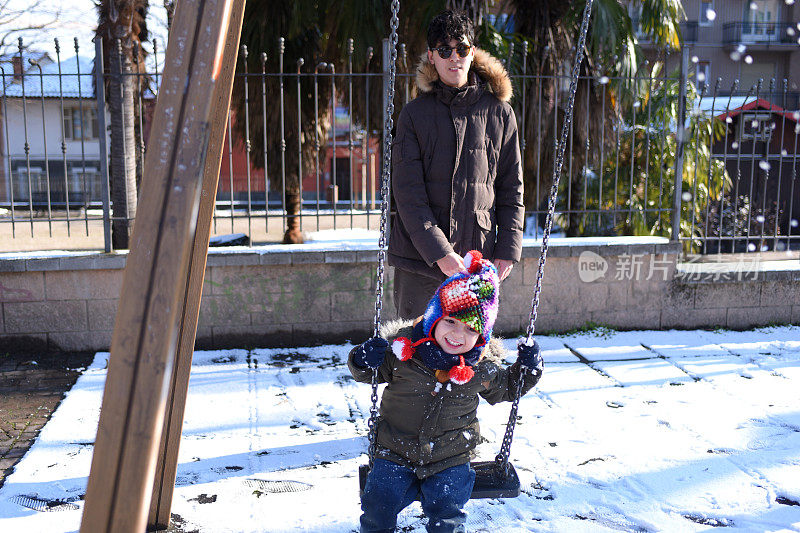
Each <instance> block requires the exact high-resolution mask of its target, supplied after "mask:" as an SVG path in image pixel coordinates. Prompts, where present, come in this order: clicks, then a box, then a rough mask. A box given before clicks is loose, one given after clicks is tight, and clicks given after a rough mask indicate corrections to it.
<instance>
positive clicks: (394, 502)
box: [361, 458, 475, 533]
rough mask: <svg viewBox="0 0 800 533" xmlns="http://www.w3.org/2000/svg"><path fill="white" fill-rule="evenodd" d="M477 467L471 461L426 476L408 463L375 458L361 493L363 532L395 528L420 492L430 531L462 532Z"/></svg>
mask: <svg viewBox="0 0 800 533" xmlns="http://www.w3.org/2000/svg"><path fill="white" fill-rule="evenodd" d="M474 483H475V471H474V470H473V469H472V468H470V466H469V463H466V464H463V465H458V466H453V467H451V468H448V469H446V470H442V471H441V472H439V473H438V474H434V475H432V476H430V477H428V478H425V479H418V478H417V476H416V474H414V472H413V471H412V470H411V469H409V468H406V467H405V466H402V465H399V464H397V463H393V462H391V461H387V460H385V459H379V458H375V463H374V464H373V466H372V470H370V472H369V475H367V483H366V486H365V487H364V495H363V496H362V497H361V510H362V511H363V512H364V513H363V514H362V515H361V532H362V533H373V532H379V531H394V529H395V526H397V514H398V513H399V512H400V511H402V510H403V509H405V508H406V507H408V506H409V505H410V504H411V503H412V502H413V501H414V500H415V499H416V498H417V494H419V495H420V500H421V501H422V511H423V512H424V513H425V516H427V517H428V524H427V526H426V529H427V530H428V531H429V532H431V533H444V532H463V531H466V529H465V528H464V524H465V522H466V520H467V515H466V513H465V512H464V511H463V507H464V505H465V504H466V503H467V501H469V497H470V495H471V494H472V485H473V484H474Z"/></svg>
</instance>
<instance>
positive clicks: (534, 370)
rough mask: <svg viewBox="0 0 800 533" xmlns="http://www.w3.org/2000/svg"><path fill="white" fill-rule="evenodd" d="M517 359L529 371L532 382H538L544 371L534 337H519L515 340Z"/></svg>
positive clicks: (542, 361) (537, 344)
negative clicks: (532, 378)
mask: <svg viewBox="0 0 800 533" xmlns="http://www.w3.org/2000/svg"><path fill="white" fill-rule="evenodd" d="M517 361H519V364H520V365H522V366H524V367H525V368H527V369H529V370H530V371H531V374H532V375H533V376H534V380H535V381H534V384H536V383H538V382H539V379H540V378H541V377H542V372H544V359H542V354H541V353H540V350H539V343H538V342H536V341H535V340H534V339H526V338H525V337H520V338H519V341H517Z"/></svg>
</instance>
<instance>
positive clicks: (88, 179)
mask: <svg viewBox="0 0 800 533" xmlns="http://www.w3.org/2000/svg"><path fill="white" fill-rule="evenodd" d="M70 174H71V178H72V179H70V191H82V192H83V198H84V200H85V202H87V203H88V202H97V201H102V199H103V184H102V181H101V180H100V172H99V171H98V170H97V169H96V168H93V167H88V168H81V167H72V168H71V169H70Z"/></svg>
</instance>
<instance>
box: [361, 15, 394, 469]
mask: <svg viewBox="0 0 800 533" xmlns="http://www.w3.org/2000/svg"><path fill="white" fill-rule="evenodd" d="M391 9H392V17H391V19H390V21H389V26H390V28H391V32H390V35H389V47H390V49H391V57H390V60H389V61H390V62H389V84H388V85H389V86H388V95H387V99H386V100H387V102H386V123H385V124H384V126H383V127H384V132H385V136H384V143H383V165H382V168H381V221H380V237H379V238H378V277H377V281H376V286H375V322H374V323H373V336H375V337H377V336H378V335H380V326H381V311H382V308H383V279H384V277H385V270H384V263H385V262H386V241H387V236H386V233H387V225H388V218H389V190H390V182H391V170H392V129H393V128H394V119H393V118H392V116H393V115H394V84H395V73H396V70H397V28H398V26H399V25H400V20H399V18H398V13H399V12H400V0H392V7H391ZM370 400H371V402H372V406H371V407H370V410H369V420H368V422H367V426H368V427H369V466H370V468H372V462H373V460H374V459H375V452H376V450H377V442H376V440H377V439H376V435H375V432H376V427H375V426H376V423H377V419H378V370H377V369H374V370H373V371H372V394H371V396H370Z"/></svg>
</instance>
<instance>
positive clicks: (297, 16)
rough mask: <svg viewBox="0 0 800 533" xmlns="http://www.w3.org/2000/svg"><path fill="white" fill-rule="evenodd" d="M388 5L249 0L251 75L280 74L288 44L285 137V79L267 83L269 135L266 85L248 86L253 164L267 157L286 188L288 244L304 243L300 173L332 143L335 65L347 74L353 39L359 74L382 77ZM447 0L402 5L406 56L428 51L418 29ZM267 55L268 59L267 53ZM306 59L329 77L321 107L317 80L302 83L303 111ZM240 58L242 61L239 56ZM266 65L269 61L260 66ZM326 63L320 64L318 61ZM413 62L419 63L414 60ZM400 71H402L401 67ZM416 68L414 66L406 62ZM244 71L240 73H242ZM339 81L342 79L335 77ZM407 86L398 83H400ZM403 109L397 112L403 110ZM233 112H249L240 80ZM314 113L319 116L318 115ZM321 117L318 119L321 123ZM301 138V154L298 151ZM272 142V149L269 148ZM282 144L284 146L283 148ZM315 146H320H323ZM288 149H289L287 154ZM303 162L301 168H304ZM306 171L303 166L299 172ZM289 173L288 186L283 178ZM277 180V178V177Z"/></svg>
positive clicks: (246, 40)
mask: <svg viewBox="0 0 800 533" xmlns="http://www.w3.org/2000/svg"><path fill="white" fill-rule="evenodd" d="M390 4H391V2H390V0H382V1H380V2H376V1H374V0H352V1H350V2H336V1H334V0H321V1H313V0H297V1H295V2H285V1H280V0H250V1H249V2H247V6H246V10H245V16H244V24H243V26H242V38H241V43H242V44H243V45H246V46H247V50H248V56H247V69H248V71H249V72H251V73H252V72H261V71H262V68H263V69H264V71H265V72H269V73H274V72H278V71H279V61H280V59H281V54H280V52H279V47H278V39H279V38H283V39H284V53H283V69H284V70H283V71H284V73H286V74H287V75H286V76H284V77H283V94H284V98H283V105H284V113H283V137H281V134H280V132H281V114H280V112H279V106H278V98H277V97H276V96H277V95H278V94H280V81H281V80H280V78H277V77H274V76H270V77H269V78H268V79H267V81H266V90H267V94H268V95H269V101H268V110H267V112H266V135H265V131H264V129H265V128H264V122H265V121H264V119H263V114H264V109H263V108H262V106H261V102H262V93H261V90H262V88H261V85H260V83H255V82H251V83H249V84H248V85H249V86H248V89H249V93H248V101H249V106H248V108H249V126H250V131H249V140H250V143H249V147H248V146H247V145H246V144H245V147H246V150H249V156H250V160H251V162H252V164H253V165H254V166H256V167H259V168H264V165H265V155H266V156H267V158H268V161H267V162H266V163H267V164H268V172H269V175H270V183H271V185H272V186H282V187H283V189H284V194H285V197H286V210H287V227H286V232H285V234H284V239H283V241H284V242H285V243H297V242H302V234H301V232H300V227H299V218H298V216H297V215H298V214H299V212H300V201H301V198H300V187H299V184H300V176H301V175H303V174H305V173H306V172H310V171H313V170H314V166H313V165H314V162H315V157H314V156H315V155H316V152H315V151H316V150H317V149H319V150H320V154H324V150H325V148H326V143H327V139H328V135H327V134H328V129H329V126H330V124H329V119H328V118H327V117H328V116H329V114H328V112H329V110H330V102H331V78H330V75H329V74H330V65H331V64H333V66H334V69H335V72H336V73H337V74H339V73H342V72H345V71H346V65H347V58H348V50H349V42H348V41H349V39H351V38H352V39H353V51H352V57H353V63H354V65H353V69H354V71H356V72H358V71H361V72H364V71H369V72H373V73H375V72H380V71H381V61H380V53H381V52H380V51H381V41H382V39H383V38H385V37H387V36H388V33H389V30H388V26H389V24H388V21H389V15H390ZM444 4H445V2H444V0H433V1H430V0H428V1H424V0H404V1H403V2H402V6H401V16H400V19H399V23H400V26H399V28H398V35H399V39H400V42H405V43H407V46H406V54H407V56H409V57H411V58H412V59H413V58H416V57H418V56H419V55H420V54H421V53H422V52H423V51H424V50H425V36H424V34H420V32H419V28H420V27H422V28H424V27H426V26H427V24H428V22H429V21H430V20H431V19H432V18H433V17H434V16H435V15H436V14H437V13H438V12H439V11H441V10H442V9H443V8H444ZM368 47H372V48H373V51H374V55H375V57H374V58H373V59H372V60H371V61H367V48H368ZM262 53H265V54H266V57H265V58H264V56H262ZM301 58H302V59H303V66H302V67H301V68H302V72H304V73H308V72H314V71H315V70H318V71H319V72H321V73H324V76H320V78H319V84H318V92H317V97H318V100H317V102H318V107H317V108H316V109H315V98H314V86H313V80H309V79H301V95H300V100H301V113H300V119H299V120H298V110H297V101H298V98H297V77H296V76H294V74H296V72H297V68H298V67H297V61H298V60H299V59H301ZM240 61H241V58H240ZM262 61H263V62H262ZM322 62H324V63H326V65H324V66H322V65H320V63H322ZM410 63H416V61H411V62H410ZM401 68H402V67H401ZM407 68H409V69H411V68H413V65H407ZM239 71H240V72H241V71H242V68H241V67H240V68H239ZM337 81H339V78H338V77H337ZM400 83H401V82H399V81H398V85H399V84H400ZM364 90H365V89H364V85H362V84H357V85H356V86H355V87H354V106H353V109H352V110H351V112H352V114H353V117H354V119H355V120H358V121H359V122H361V123H362V124H364V122H365V117H366V106H367V104H366V103H365V102H366V94H365V92H364ZM369 97H370V98H369V104H368V105H369V106H370V109H371V110H372V112H371V114H370V124H368V125H366V124H365V126H367V129H368V130H370V131H374V130H381V129H382V128H383V125H382V124H381V113H379V112H377V113H376V112H375V110H379V109H381V91H380V84H378V83H374V84H373V85H372V86H371V88H370V95H369ZM399 107H400V106H397V108H396V109H397V110H398V111H399ZM231 109H232V110H233V113H234V115H235V116H236V117H244V115H245V93H244V82H243V80H242V78H241V77H239V78H237V79H236V81H235V83H234V89H233V95H232V100H231ZM315 111H316V113H315ZM317 117H318V119H319V120H317ZM234 127H235V131H236V133H237V134H238V135H237V136H238V138H239V139H246V138H248V136H247V133H248V132H246V131H245V120H243V119H242V120H237V121H235V126H234ZM298 135H299V137H300V145H301V146H302V149H300V150H298V148H297V146H298ZM265 138H266V144H265ZM282 141H283V142H284V143H285V144H283V143H282ZM316 142H319V147H317V145H316ZM282 147H285V150H282ZM301 157H302V164H301ZM301 166H302V168H300V167H301ZM282 168H283V169H285V181H284V183H283V184H282V183H281V182H282V180H281V174H282V170H281V169H282ZM276 178H277V179H276Z"/></svg>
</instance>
